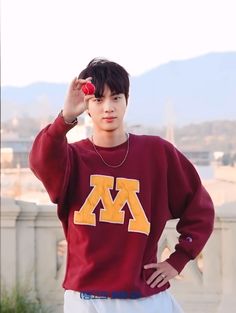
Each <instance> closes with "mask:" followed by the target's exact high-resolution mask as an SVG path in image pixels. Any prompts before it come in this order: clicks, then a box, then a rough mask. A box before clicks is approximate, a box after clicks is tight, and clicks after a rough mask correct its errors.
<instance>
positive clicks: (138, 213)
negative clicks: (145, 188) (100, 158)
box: [74, 175, 150, 235]
mask: <svg viewBox="0 0 236 313" xmlns="http://www.w3.org/2000/svg"><path fill="white" fill-rule="evenodd" d="M90 186H92V187H93V189H92V190H91V192H90V194H89V195H88V197H87V199H86V200H85V202H84V204H83V206H82V207H81V209H80V210H79V211H75V212H74V223H75V224H81V225H92V226H96V217H95V213H93V211H94V210H95V208H96V206H97V205H98V203H99V201H101V202H102V205H103V208H101V209H100V216H99V221H101V222H108V223H116V224H123V223H124V218H125V216H124V215H125V212H124V211H122V208H123V207H124V205H125V204H126V203H127V205H128V207H129V210H130V213H131V214H132V216H133V218H132V219H130V220H129V225H128V231H130V232H139V233H144V234H146V235H148V234H149V233H150V223H149V221H148V219H147V216H146V215H145V212H144V209H143V207H142V205H141V203H140V201H139V198H138V196H137V193H139V181H138V180H136V179H127V178H117V179H116V190H117V191H118V193H117V195H116V197H115V199H114V200H113V199H112V197H111V193H110V190H111V189H113V188H114V177H112V176H103V175H91V176H90Z"/></svg>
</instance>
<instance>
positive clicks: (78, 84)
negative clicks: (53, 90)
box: [70, 77, 92, 90]
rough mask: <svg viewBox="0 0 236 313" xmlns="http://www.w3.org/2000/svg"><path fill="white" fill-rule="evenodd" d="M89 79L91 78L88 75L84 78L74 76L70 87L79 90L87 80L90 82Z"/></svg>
mask: <svg viewBox="0 0 236 313" xmlns="http://www.w3.org/2000/svg"><path fill="white" fill-rule="evenodd" d="M91 80H92V77H88V78H86V79H82V78H78V77H75V78H74V79H73V80H72V82H71V84H70V89H71V90H80V89H81V87H82V85H84V84H86V83H87V82H90V81H91Z"/></svg>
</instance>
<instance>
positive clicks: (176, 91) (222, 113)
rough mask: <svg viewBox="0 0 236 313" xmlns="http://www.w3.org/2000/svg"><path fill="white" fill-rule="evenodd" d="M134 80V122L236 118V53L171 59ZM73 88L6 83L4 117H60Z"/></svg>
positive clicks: (131, 105)
mask: <svg viewBox="0 0 236 313" xmlns="http://www.w3.org/2000/svg"><path fill="white" fill-rule="evenodd" d="M137 62H138V60H137ZM130 82H131V89H130V98H129V104H128V110H127V114H126V121H127V123H128V124H132V125H134V124H142V125H150V126H162V125H164V124H165V123H167V122H168V123H170V122H171V123H174V124H176V125H186V124H189V123H199V122H203V121H212V120H223V119H224V120H227V119H230V120H232V119H236V52H225V53H210V54H207V55H203V56H199V57H196V58H192V59H188V60H180V61H171V62H169V63H166V64H163V65H161V66H158V67H156V68H154V69H152V70H150V71H148V72H146V73H144V74H142V75H140V76H137V77H131V78H130ZM67 87H68V85H67V84H58V83H47V82H38V83H33V84H31V85H28V86H25V87H15V86H4V87H2V120H3V121H6V120H9V119H12V118H14V117H23V116H29V117H38V118H44V117H45V116H56V115H57V114H58V112H59V111H60V109H61V108H62V107H63V101H64V98H65V93H66V90H67Z"/></svg>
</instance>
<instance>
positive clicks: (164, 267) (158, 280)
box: [144, 261, 178, 288]
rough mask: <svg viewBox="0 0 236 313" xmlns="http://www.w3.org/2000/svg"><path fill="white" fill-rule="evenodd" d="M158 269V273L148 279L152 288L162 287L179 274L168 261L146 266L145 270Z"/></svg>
mask: <svg viewBox="0 0 236 313" xmlns="http://www.w3.org/2000/svg"><path fill="white" fill-rule="evenodd" d="M150 268H156V271H155V272H154V273H152V275H151V276H150V277H149V278H148V280H147V284H148V285H150V287H151V288H154V287H156V286H157V287H158V288H160V287H162V286H164V285H165V284H166V283H167V282H168V281H169V280H170V279H172V278H174V277H175V276H176V275H177V274H178V272H177V271H176V270H175V269H174V268H173V267H172V266H171V265H170V264H169V263H167V262H166V261H164V262H160V263H150V264H146V265H144V269H150Z"/></svg>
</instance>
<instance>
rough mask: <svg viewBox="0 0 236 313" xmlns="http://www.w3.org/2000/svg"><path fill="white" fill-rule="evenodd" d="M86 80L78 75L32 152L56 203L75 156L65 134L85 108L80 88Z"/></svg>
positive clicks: (36, 169) (35, 169)
mask: <svg viewBox="0 0 236 313" xmlns="http://www.w3.org/2000/svg"><path fill="white" fill-rule="evenodd" d="M86 82H87V80H84V79H77V78H75V79H74V80H73V81H72V82H71V84H70V85H69V88H68V92H67V95H66V98H65V103H64V108H63V110H62V112H61V113H60V114H59V116H58V117H57V118H56V119H55V121H54V122H53V123H52V124H50V125H48V126H47V127H45V128H44V129H43V130H42V131H41V132H40V133H39V134H38V135H37V137H36V139H35V141H34V143H33V146H32V149H31V152H30V155H29V166H30V168H31V170H32V171H33V173H34V174H35V175H36V176H37V177H38V178H39V179H40V180H41V181H42V183H43V184H44V186H45V188H46V190H47V192H48V194H49V196H50V199H51V201H52V202H54V203H58V202H59V200H60V198H61V197H63V196H64V194H65V192H66V189H67V185H68V182H69V177H70V171H71V166H72V162H73V156H72V150H71V147H70V145H69V144H68V143H67V139H66V133H67V132H68V131H69V130H70V129H71V128H72V127H74V126H75V125H76V124H77V116H79V115H80V114H82V113H83V112H84V111H85V109H86V98H85V96H84V94H83V92H82V91H81V87H82V85H83V84H84V83H86Z"/></svg>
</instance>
